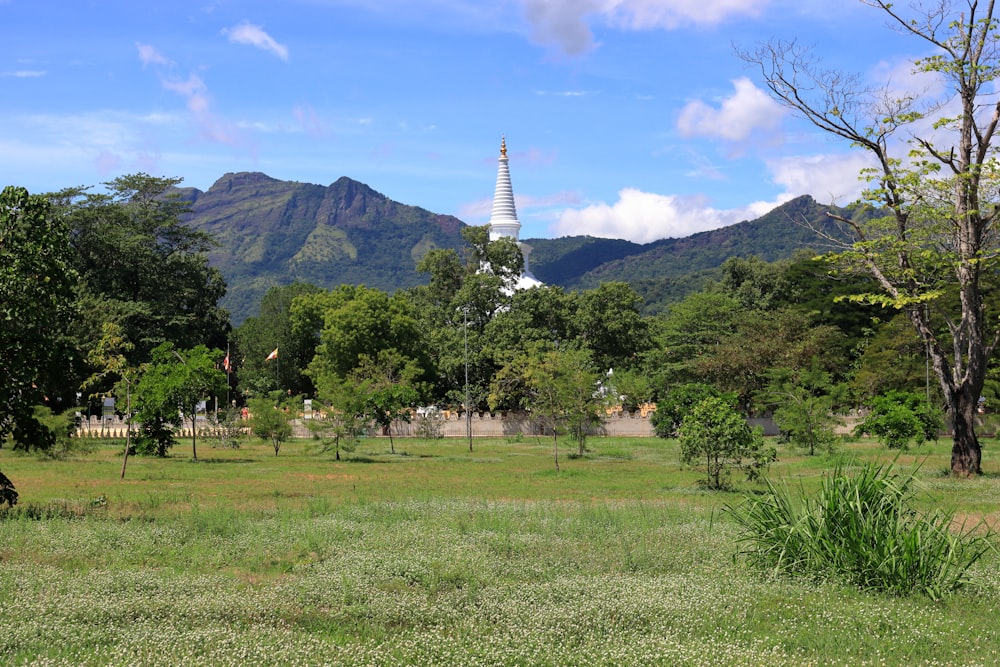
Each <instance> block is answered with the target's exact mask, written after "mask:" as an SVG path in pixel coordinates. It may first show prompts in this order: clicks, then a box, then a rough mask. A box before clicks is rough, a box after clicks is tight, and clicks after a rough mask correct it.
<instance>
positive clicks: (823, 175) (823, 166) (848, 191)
mask: <svg viewBox="0 0 1000 667" xmlns="http://www.w3.org/2000/svg"><path fill="white" fill-rule="evenodd" d="M872 164H873V162H872V158H871V157H870V156H869V155H868V154H867V153H866V152H864V151H861V150H857V151H851V152H849V153H834V154H826V155H811V156H802V155H797V156H790V157H782V158H776V159H772V160H768V161H767V169H768V171H769V172H770V173H771V180H772V181H773V182H775V183H777V184H779V185H781V186H783V187H784V188H785V190H784V192H783V193H782V195H781V197H782V198H783V199H782V201H787V200H788V199H791V198H793V197H798V196H799V195H805V194H808V195H812V197H813V198H814V199H815V200H816V201H818V202H820V203H821V204H837V205H839V206H843V205H845V204H849V203H851V202H853V201H855V200H856V199H857V198H858V197H859V196H860V195H861V191H862V190H863V189H864V187H865V184H864V183H862V182H861V181H860V180H858V174H860V173H861V170H862V169H864V168H866V167H870V166H872ZM771 207H772V208H773V205H772V206H771ZM765 212H766V211H765Z"/></svg>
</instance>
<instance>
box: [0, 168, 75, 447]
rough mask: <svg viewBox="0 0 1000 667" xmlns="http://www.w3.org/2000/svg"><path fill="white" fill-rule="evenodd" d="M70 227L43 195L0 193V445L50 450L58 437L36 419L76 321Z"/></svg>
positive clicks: (9, 190)
mask: <svg viewBox="0 0 1000 667" xmlns="http://www.w3.org/2000/svg"><path fill="white" fill-rule="evenodd" d="M71 256H72V252H71V247H70V243H69V230H68V228H67V226H66V224H65V221H63V220H62V219H60V218H58V217H57V216H54V215H53V214H52V211H51V207H50V205H49V203H48V201H47V200H46V199H45V198H44V197H40V196H37V195H30V194H28V191H27V190H25V189H24V188H18V187H6V188H4V189H3V191H2V192H0V322H2V323H3V324H2V326H0V445H2V444H3V442H4V441H5V440H6V439H7V438H8V436H13V447H14V449H24V450H29V449H35V448H37V449H46V448H48V447H50V446H51V445H52V444H53V442H54V438H55V435H54V434H53V433H52V432H50V431H49V430H48V429H47V428H45V427H44V426H43V425H42V424H41V423H40V422H39V421H38V420H37V419H36V418H35V407H34V406H35V405H38V404H41V403H43V402H44V401H45V400H46V399H45V397H46V396H47V395H48V390H49V387H47V385H48V384H49V382H48V371H49V367H50V362H51V361H52V359H53V357H54V356H55V355H56V354H57V349H56V346H55V345H53V342H52V341H53V339H54V338H55V336H56V334H57V333H58V332H60V331H65V330H66V329H67V328H68V326H69V323H70V322H71V321H72V319H73V317H74V308H73V299H74V295H73V288H74V286H75V284H76V271H75V270H74V269H73V266H72V263H71Z"/></svg>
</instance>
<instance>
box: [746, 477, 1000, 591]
mask: <svg viewBox="0 0 1000 667" xmlns="http://www.w3.org/2000/svg"><path fill="white" fill-rule="evenodd" d="M915 474H916V471H909V472H906V471H902V470H900V468H899V467H898V466H896V465H895V464H892V463H888V464H877V463H865V464H863V465H861V466H860V467H859V468H858V470H857V471H856V472H855V473H854V474H847V471H846V470H845V468H844V466H842V465H839V466H837V467H836V468H835V469H834V470H833V471H832V472H830V473H829V474H828V475H827V476H826V477H825V478H824V480H823V483H822V486H821V488H820V491H819V493H818V494H817V495H816V496H814V497H806V498H801V499H797V498H795V497H793V495H792V494H791V493H790V492H789V489H788V487H787V486H785V485H781V486H777V485H775V484H773V483H772V482H770V480H768V482H767V485H768V490H767V493H766V494H764V495H762V496H759V497H753V498H748V499H746V500H745V501H744V502H743V503H742V504H741V505H739V506H738V507H735V508H729V511H730V512H731V514H732V516H733V517H734V518H735V519H736V521H737V522H738V524H739V525H740V528H741V535H740V537H739V541H740V543H741V545H742V547H741V551H740V553H741V554H742V555H743V556H745V557H746V558H747V560H748V561H749V562H750V563H751V564H753V565H755V566H757V567H760V568H764V569H768V570H772V571H775V572H779V573H784V574H796V575H805V576H811V577H815V578H818V579H822V578H835V579H840V580H844V581H847V582H848V583H850V584H853V585H856V586H858V587H860V588H862V589H866V590H875V591H881V592H885V593H889V594H893V595H906V594H909V593H913V592H920V593H923V594H926V595H928V596H929V597H931V598H933V599H940V598H942V597H943V596H945V595H946V594H948V593H951V592H954V591H955V590H958V589H959V588H961V587H962V586H964V585H965V584H967V583H968V582H969V568H970V567H971V566H972V565H973V564H974V563H975V562H976V561H977V560H979V559H980V558H981V557H982V556H983V554H984V553H986V551H988V550H989V549H991V548H992V545H991V543H990V541H989V538H988V536H986V535H978V534H976V529H977V528H978V526H977V527H973V528H972V529H968V530H967V529H966V528H965V527H964V526H962V527H961V528H960V529H959V530H958V532H952V525H953V519H954V512H950V511H944V510H940V509H936V510H933V511H931V512H929V513H926V514H920V513H918V512H917V511H915V510H914V509H913V499H914V495H915V493H916V490H915V485H916V480H915Z"/></svg>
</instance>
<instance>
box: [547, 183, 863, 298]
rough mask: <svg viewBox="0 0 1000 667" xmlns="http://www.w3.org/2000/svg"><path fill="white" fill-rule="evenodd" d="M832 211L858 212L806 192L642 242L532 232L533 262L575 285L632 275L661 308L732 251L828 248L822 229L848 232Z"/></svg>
mask: <svg viewBox="0 0 1000 667" xmlns="http://www.w3.org/2000/svg"><path fill="white" fill-rule="evenodd" d="M830 210H836V211H837V212H838V213H841V214H844V215H848V216H850V215H859V213H858V212H857V211H852V210H851V209H844V208H836V207H830V206H821V205H820V204H818V203H816V201H815V200H813V199H812V197H809V196H802V197H798V198H796V199H793V200H791V201H789V202H787V203H785V204H783V205H781V206H779V207H778V208H776V209H774V210H772V211H771V212H770V213H767V214H766V215H764V216H762V217H760V218H758V219H756V220H749V221H744V222H740V223H738V224H735V225H731V226H729V227H722V228H720V229H714V230H711V231H707V232H699V233H697V234H693V235H691V236H687V237H683V238H671V239H661V240H659V241H654V242H652V243H647V244H643V245H640V244H635V243H629V242H628V241H615V240H609V239H595V238H591V237H573V238H565V239H532V240H530V241H529V243H530V244H531V246H532V248H534V252H533V253H532V256H531V257H532V268H533V270H534V273H535V275H536V276H537V277H538V278H539V280H542V281H545V282H552V283H555V284H558V285H562V286H563V287H566V288H568V289H573V288H582V289H586V288H591V287H595V286H597V285H599V284H600V283H602V282H607V281H612V280H620V281H624V282H627V283H629V284H631V285H632V286H633V288H635V289H636V291H637V292H638V293H639V294H641V295H642V296H643V298H644V299H645V300H646V303H647V306H648V307H649V308H650V310H653V311H656V310H659V309H661V308H662V307H663V306H664V305H666V304H669V303H671V302H674V301H677V300H679V299H681V298H683V297H684V296H685V295H687V294H689V293H691V292H693V291H697V290H699V289H701V288H702V287H703V286H704V285H705V283H706V282H707V281H708V280H710V279H712V278H715V277H716V276H718V275H719V268H720V267H721V266H722V264H723V263H724V262H725V261H726V260H727V259H728V258H730V257H749V256H750V255H756V256H758V257H760V258H761V259H764V260H767V261H775V260H778V259H784V258H786V257H791V256H792V255H793V254H794V253H795V251H796V250H800V249H804V248H810V249H813V250H816V251H823V250H826V249H828V248H829V247H830V246H829V242H827V241H824V240H823V239H822V238H820V236H819V235H817V233H816V230H817V229H819V230H822V232H823V233H824V234H829V235H831V236H833V237H835V238H846V237H845V236H844V235H843V233H842V232H841V230H840V229H839V227H838V225H837V224H836V223H834V222H833V221H832V220H831V219H830V218H829V217H828V216H827V215H826V213H827V211H830Z"/></svg>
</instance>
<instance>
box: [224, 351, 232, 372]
mask: <svg viewBox="0 0 1000 667" xmlns="http://www.w3.org/2000/svg"><path fill="white" fill-rule="evenodd" d="M222 367H223V368H225V369H226V372H227V373H232V372H233V367H232V366H231V365H230V364H229V353H228V352H226V358H225V359H223V360H222Z"/></svg>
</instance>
